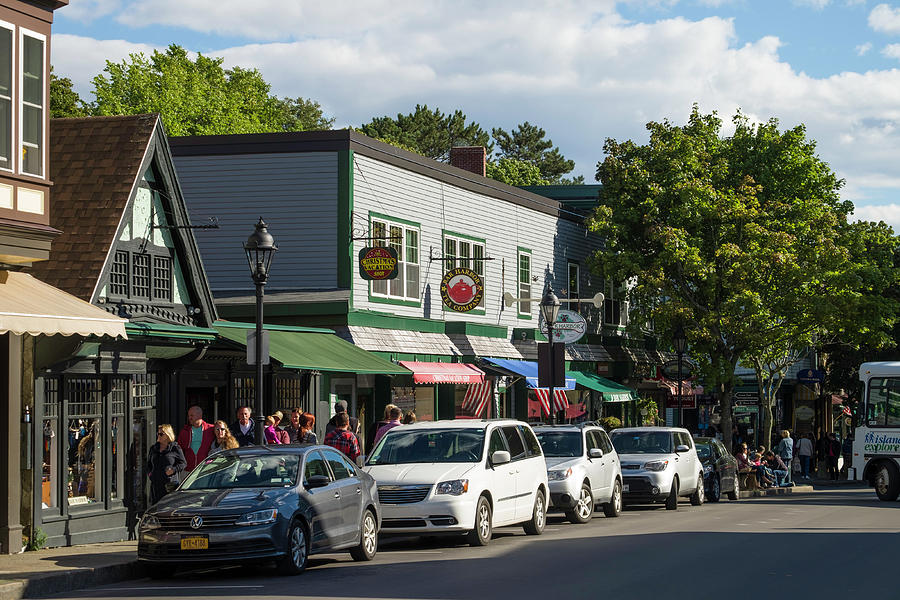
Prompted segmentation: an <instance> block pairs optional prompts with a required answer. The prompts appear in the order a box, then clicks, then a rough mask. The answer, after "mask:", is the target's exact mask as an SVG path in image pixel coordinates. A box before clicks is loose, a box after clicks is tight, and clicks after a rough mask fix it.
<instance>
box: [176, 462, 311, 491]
mask: <svg viewBox="0 0 900 600" xmlns="http://www.w3.org/2000/svg"><path fill="white" fill-rule="evenodd" d="M299 467H300V455H299V454H274V453H273V454H244V455H235V454H223V453H219V454H216V455H215V456H213V457H210V458H208V459H206V460H204V461H201V462H200V464H199V465H197V467H196V468H195V469H194V470H193V471H191V473H190V475H188V477H187V479H186V480H185V481H184V483H183V484H182V486H181V489H183V490H216V489H228V488H258V487H288V486H293V485H296V484H297V476H298V475H297V474H298V471H299Z"/></svg>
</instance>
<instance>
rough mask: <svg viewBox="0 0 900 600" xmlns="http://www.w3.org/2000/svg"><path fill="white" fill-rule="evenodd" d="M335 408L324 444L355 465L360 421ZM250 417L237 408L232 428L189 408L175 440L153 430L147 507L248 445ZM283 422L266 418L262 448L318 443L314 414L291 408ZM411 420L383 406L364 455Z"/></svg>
mask: <svg viewBox="0 0 900 600" xmlns="http://www.w3.org/2000/svg"><path fill="white" fill-rule="evenodd" d="M334 409H335V414H334V417H332V418H331V420H329V421H328V423H327V424H326V426H325V439H324V440H323V443H324V444H325V445H327V446H332V447H333V448H336V449H338V450H340V451H341V452H343V453H344V454H346V455H347V457H348V458H350V460H354V461H355V460H356V458H357V457H358V456H360V455H361V454H362V453H363V444H362V443H361V442H360V434H361V430H360V424H359V419H357V418H355V417H351V416H350V415H349V414H348V413H347V403H346V402H345V401H343V400H341V401H338V402H337V403H335V406H334ZM251 415H252V413H251V411H250V407H249V406H241V407H240V408H238V410H237V415H236V417H237V418H236V419H235V421H234V422H233V423H232V424H231V425H228V424H227V423H225V421H216V422H215V423H208V422H206V421H204V420H203V409H202V408H200V407H199V406H191V407H190V408H188V411H187V424H185V426H184V427H183V428H182V429H181V431H179V432H178V436H177V437H176V436H175V431H174V429H173V428H172V426H171V425H169V424H163V425H159V426H158V427H157V428H156V443H155V444H153V446H152V447H151V448H150V453H149V455H148V457H147V474H148V477H149V479H150V502H151V504H155V503H156V502H158V501H159V500H160V499H161V498H162V497H163V496H165V495H166V494H167V493H168V492H170V491H172V490H173V489H174V488H175V487H177V486H178V482H179V481H180V479H181V478H182V477H183V475H185V474H187V473H189V472H190V471H191V470H193V469H194V467H195V466H197V464H198V463H200V462H201V461H203V460H204V459H206V458H208V457H209V456H212V455H214V454H215V453H217V452H220V451H222V450H230V449H232V448H239V447H241V446H251V445H253V444H254V443H255V441H256V440H255V435H256V426H257V425H256V422H255V421H254V419H253V417H252V416H251ZM283 418H284V414H283V413H282V412H281V411H280V410H279V411H275V412H274V413H273V414H272V415H269V416H267V417H266V420H265V427H264V428H263V438H264V443H265V444H317V443H318V437H317V436H316V433H315V425H316V417H315V415H313V414H312V413H308V412H303V411H302V410H301V409H300V408H294V409H293V410H292V411H291V419H290V423H288V424H287V426H285V427H281V426H280V423H281V421H282V420H283ZM415 421H416V415H415V413H413V412H412V411H409V412H407V413H406V415H404V414H403V411H402V410H401V409H399V408H398V407H397V406H395V405H393V404H388V405H387V407H386V408H385V411H384V419H382V420H381V421H379V422H378V423H375V424H374V425H373V426H372V427H371V428H370V429H369V435H367V436H366V440H367V441H368V440H371V442H369V443H367V444H366V446H365V449H366V452H369V451H371V449H372V448H373V447H374V446H375V444H376V443H377V442H378V441H379V440H380V439H381V438H382V437H383V436H384V434H385V433H387V432H388V431H389V430H390V429H392V428H393V427H397V426H399V425H402V424H409V423H415Z"/></svg>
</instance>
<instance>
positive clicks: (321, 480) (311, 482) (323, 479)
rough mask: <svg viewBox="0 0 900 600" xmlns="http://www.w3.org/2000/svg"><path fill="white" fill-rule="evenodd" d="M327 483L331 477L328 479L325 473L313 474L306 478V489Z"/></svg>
mask: <svg viewBox="0 0 900 600" xmlns="http://www.w3.org/2000/svg"><path fill="white" fill-rule="evenodd" d="M329 483H331V479H329V478H328V477H327V476H326V475H313V476H312V477H307V478H306V488H307V489H315V488H320V487H325V486H326V485H328V484H329Z"/></svg>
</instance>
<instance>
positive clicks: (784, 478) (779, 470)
mask: <svg viewBox="0 0 900 600" xmlns="http://www.w3.org/2000/svg"><path fill="white" fill-rule="evenodd" d="M765 457H766V465H767V466H768V467H769V469H771V471H772V473H773V474H774V475H775V485H777V486H778V487H792V486H793V485H794V484H793V483H792V482H791V480H790V477H789V471H790V467H788V466H787V465H786V464H784V461H783V460H781V457H780V456H778V455H777V454H775V453H774V452H772V451H771V450H769V451H767V452H766V454H765Z"/></svg>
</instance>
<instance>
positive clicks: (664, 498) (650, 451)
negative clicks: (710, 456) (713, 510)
mask: <svg viewBox="0 0 900 600" xmlns="http://www.w3.org/2000/svg"><path fill="white" fill-rule="evenodd" d="M612 442H613V446H615V447H616V451H617V452H618V453H619V457H620V459H621V461H622V483H623V493H624V497H625V503H626V504H640V503H652V502H665V503H666V508H667V509H668V510H675V509H677V508H678V498H679V497H680V496H689V497H690V499H691V504H693V505H694V506H700V505H702V504H703V501H704V499H705V497H704V495H703V464H702V463H701V462H700V459H699V457H698V456H697V449H696V448H695V447H694V441H693V440H692V439H691V434H690V433H689V432H688V430H687V429H681V428H679V427H627V428H623V429H616V430H615V431H613V432H612Z"/></svg>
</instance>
